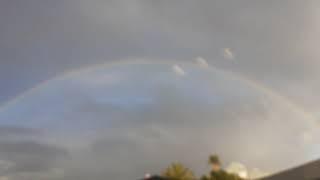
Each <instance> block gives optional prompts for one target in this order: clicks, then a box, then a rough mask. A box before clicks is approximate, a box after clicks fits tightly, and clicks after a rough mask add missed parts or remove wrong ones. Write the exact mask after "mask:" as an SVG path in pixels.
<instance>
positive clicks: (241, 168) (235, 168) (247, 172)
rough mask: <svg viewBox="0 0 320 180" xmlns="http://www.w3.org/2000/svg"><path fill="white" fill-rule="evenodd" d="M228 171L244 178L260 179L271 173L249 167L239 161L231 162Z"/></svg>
mask: <svg viewBox="0 0 320 180" xmlns="http://www.w3.org/2000/svg"><path fill="white" fill-rule="evenodd" d="M226 171H227V172H229V173H232V174H237V175H238V176H240V177H241V178H244V179H247V178H249V179H259V178H262V177H265V176H268V175H269V173H267V172H264V171H262V170H260V169H258V168H253V169H249V168H247V167H246V166H245V165H244V164H242V163H239V162H232V163H230V164H229V165H228V166H227V168H226Z"/></svg>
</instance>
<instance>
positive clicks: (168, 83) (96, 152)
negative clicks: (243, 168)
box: [0, 63, 316, 180]
mask: <svg viewBox="0 0 320 180" xmlns="http://www.w3.org/2000/svg"><path fill="white" fill-rule="evenodd" d="M174 66H175V64H170V63H169V64H168V65H164V64H161V63H159V64H155V63H154V64H131V65H130V64H126V65H123V66H122V65H121V66H119V67H117V66H116V67H111V68H110V67H105V68H102V69H99V71H100V72H101V73H100V74H99V73H96V71H90V72H84V73H83V74H74V75H71V76H66V77H65V78H61V79H59V80H53V81H51V82H49V83H48V84H47V85H46V86H44V87H42V88H41V89H39V90H38V91H36V92H33V93H32V94H30V95H29V96H27V97H25V98H23V99H21V100H20V101H18V102H17V104H15V105H14V106H10V107H7V109H4V111H3V113H1V114H0V120H1V122H3V120H5V119H10V120H11V121H10V123H11V125H12V126H13V125H16V126H17V125H19V127H34V128H40V129H41V131H42V132H45V134H46V135H44V136H43V135H41V137H43V138H41V139H40V140H41V141H40V140H39V139H33V138H30V139H20V138H12V139H11V136H10V137H9V136H8V138H6V139H5V140H2V141H0V157H5V158H4V159H2V160H3V161H6V162H11V163H12V164H13V166H12V167H11V168H9V169H10V171H7V172H8V173H9V172H11V174H10V175H11V176H10V177H15V178H16V179H18V180H20V179H19V178H20V177H21V176H22V174H23V175H24V176H27V177H30V178H31V177H35V178H33V179H35V180H38V179H40V180H41V178H38V177H43V176H44V174H45V175H48V174H52V170H53V169H55V168H60V169H62V171H63V176H64V178H65V179H68V180H76V179H77V180H87V179H95V180H100V179H101V180H102V179H106V178H107V179H115V180H118V179H119V180H123V179H130V178H137V179H138V178H141V177H143V175H144V174H145V173H146V172H150V173H159V172H161V171H162V170H163V168H165V167H166V166H167V165H168V164H169V163H170V162H171V161H180V162H182V163H183V164H186V166H188V167H190V168H191V169H193V170H194V171H195V172H196V173H198V174H202V173H204V172H205V170H206V159H207V156H208V155H209V154H211V153H218V154H220V155H221V157H222V159H223V160H224V161H225V162H232V161H233V160H236V161H241V162H245V164H246V165H247V166H248V167H259V168H261V169H264V170H267V171H268V172H275V171H278V170H281V169H284V168H287V167H289V166H291V165H292V166H293V165H296V164H300V163H302V162H304V161H306V153H308V152H309V150H310V149H312V150H316V148H314V146H313V144H308V145H306V146H305V147H301V146H300V145H301V144H300V140H301V139H300V134H301V133H302V132H305V130H307V127H308V125H307V123H306V121H307V119H308V118H306V117H305V116H304V115H302V114H301V112H299V111H296V110H295V109H292V108H291V106H290V105H288V104H287V103H286V102H283V100H281V99H279V98H276V97H274V96H273V95H271V94H268V93H266V92H264V91H261V90H260V89H256V88H255V87H252V86H250V85H248V84H247V82H246V81H241V80H237V79H236V78H234V77H233V76H230V74H228V73H223V72H222V71H215V70H212V71H207V70H204V69H203V68H201V67H199V66H197V65H189V66H183V63H181V66H183V67H184V71H186V72H188V76H185V78H180V79H177V78H172V76H173V75H174V74H173V70H172V69H171V67H174ZM168 67H169V68H168ZM114 71H116V72H119V74H120V75H121V76H122V77H125V78H123V79H122V83H111V84H109V83H97V84H95V86H94V88H92V87H91V86H88V83H87V81H88V80H89V79H93V80H94V79H96V78H100V77H103V76H101V75H103V74H106V75H107V74H109V73H110V72H114ZM189 74H190V75H189ZM84 76H85V77H87V79H85V80H83V82H82V81H81V80H82V77H84ZM75 82H77V83H75ZM150 100H151V101H150ZM301 119H304V121H302V120H301ZM21 136H22V135H21ZM19 137H20V136H19ZM17 140H19V141H17ZM43 142H46V143H48V144H46V143H43ZM50 142H53V144H51V143H50ZM64 147H68V148H67V152H66V148H64ZM199 147H201V148H200V149H201V153H196V154H195V153H194V152H198V151H199ZM275 147H276V148H275ZM300 147H301V148H300ZM65 153H67V158H65V156H66V155H65ZM293 156H294V157H295V159H294V160H293V159H292V157H293ZM279 159H281V161H279ZM275 162H277V163H275ZM132 167H134V168H132ZM26 172H28V173H27V174H28V175H26ZM37 178H38V179H37ZM16 179H14V180H16ZM53 179H54V180H56V179H58V180H60V179H61V178H60V179H59V178H58V177H57V178H53Z"/></svg>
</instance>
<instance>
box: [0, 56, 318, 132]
mask: <svg viewBox="0 0 320 180" xmlns="http://www.w3.org/2000/svg"><path fill="white" fill-rule="evenodd" d="M134 64H136V65H137V64H144V65H147V64H163V65H175V64H180V65H182V66H197V64H195V63H192V62H179V61H161V62H159V61H158V62H150V61H146V60H142V59H137V60H126V61H121V62H114V63H103V64H97V65H93V66H89V67H84V68H79V69H75V70H71V71H69V72H66V73H63V74H62V75H59V76H56V77H54V78H52V79H48V80H46V81H44V82H42V83H40V84H38V85H36V86H34V87H33V88H31V89H29V90H27V91H25V92H24V93H22V94H20V95H18V96H16V97H15V98H13V99H12V100H10V101H8V102H7V103H5V104H4V105H2V106H0V113H2V112H4V111H5V110H6V109H7V108H9V107H11V106H13V105H14V104H16V103H17V102H19V101H20V100H22V99H23V98H25V97H27V96H28V95H31V94H33V93H35V92H37V91H38V90H39V89H41V88H42V87H45V86H46V85H47V84H49V83H50V82H51V81H54V80H63V79H65V78H67V77H70V76H73V75H77V74H82V73H86V72H90V71H93V70H96V69H102V68H112V67H114V66H121V65H134ZM203 69H204V70H208V71H216V72H219V73H222V74H223V75H226V76H228V77H231V78H232V79H234V80H237V81H242V82H244V83H246V84H247V85H249V86H251V87H253V88H255V89H257V90H259V91H261V92H263V93H266V94H267V95H270V96H271V97H272V98H276V99H277V100H279V101H280V102H282V103H285V105H287V106H288V107H289V108H290V109H292V110H294V111H295V112H298V113H300V114H301V115H302V116H303V117H304V118H305V119H308V120H310V122H309V123H310V124H311V126H312V125H316V124H318V123H317V119H316V118H315V116H313V114H311V113H309V112H307V111H305V110H304V109H303V108H302V107H300V106H299V105H297V104H294V103H292V102H291V101H290V100H289V99H287V98H286V97H284V96H281V95H280V94H278V93H276V92H275V91H273V90H272V89H270V88H268V87H266V86H264V85H263V84H261V83H258V82H257V81H254V80H252V79H248V78H246V77H244V76H242V75H240V74H235V73H233V72H230V71H225V70H222V69H219V68H217V67H212V66H208V67H207V68H203Z"/></svg>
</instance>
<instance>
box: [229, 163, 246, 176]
mask: <svg viewBox="0 0 320 180" xmlns="http://www.w3.org/2000/svg"><path fill="white" fill-rule="evenodd" d="M226 171H227V172H229V173H232V174H237V175H238V176H240V177H241V178H247V177H248V170H247V168H246V166H245V165H243V164H241V163H238V162H232V163H231V164H230V165H229V166H228V167H227V168H226Z"/></svg>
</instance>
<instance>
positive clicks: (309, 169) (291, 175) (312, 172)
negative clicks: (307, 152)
mask: <svg viewBox="0 0 320 180" xmlns="http://www.w3.org/2000/svg"><path fill="white" fill-rule="evenodd" d="M287 179H288V180H304V179H307V180H316V179H318V180H320V160H316V161H312V162H310V163H307V164H304V165H301V166H298V167H295V168H292V169H288V170H285V171H282V172H279V173H276V174H273V175H271V176H269V177H266V178H263V179H262V180H287Z"/></svg>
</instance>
